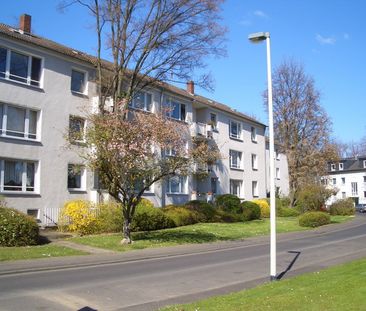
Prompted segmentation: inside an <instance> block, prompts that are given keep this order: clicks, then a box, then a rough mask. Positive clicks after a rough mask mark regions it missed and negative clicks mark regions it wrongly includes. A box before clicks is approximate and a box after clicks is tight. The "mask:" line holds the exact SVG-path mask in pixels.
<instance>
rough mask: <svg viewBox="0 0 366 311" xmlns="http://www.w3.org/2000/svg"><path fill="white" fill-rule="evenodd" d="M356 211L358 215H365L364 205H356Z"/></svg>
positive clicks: (365, 206) (365, 207)
mask: <svg viewBox="0 0 366 311" xmlns="http://www.w3.org/2000/svg"><path fill="white" fill-rule="evenodd" d="M356 211H357V212H359V213H366V204H357V205H356Z"/></svg>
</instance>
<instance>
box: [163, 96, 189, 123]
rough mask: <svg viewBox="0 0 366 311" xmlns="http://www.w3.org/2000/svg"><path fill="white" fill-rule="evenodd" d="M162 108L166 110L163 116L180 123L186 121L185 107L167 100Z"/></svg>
mask: <svg viewBox="0 0 366 311" xmlns="http://www.w3.org/2000/svg"><path fill="white" fill-rule="evenodd" d="M164 108H165V109H166V111H165V114H166V116H168V117H169V118H172V119H176V120H181V121H185V120H186V105H184V104H181V103H179V102H177V101H175V100H173V99H171V98H168V99H167V100H166V101H165V103H164Z"/></svg>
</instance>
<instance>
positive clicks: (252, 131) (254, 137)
mask: <svg viewBox="0 0 366 311" xmlns="http://www.w3.org/2000/svg"><path fill="white" fill-rule="evenodd" d="M250 136H251V138H252V142H257V129H256V128H255V127H254V126H252V127H251V128H250Z"/></svg>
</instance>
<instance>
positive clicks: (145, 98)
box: [130, 91, 153, 112]
mask: <svg viewBox="0 0 366 311" xmlns="http://www.w3.org/2000/svg"><path fill="white" fill-rule="evenodd" d="M138 94H143V96H144V108H139V107H136V96H137V95H138ZM148 95H149V96H150V99H151V102H150V107H151V110H149V109H148V108H149V104H148V100H147V98H148ZM130 107H131V108H133V109H137V110H143V111H147V112H153V95H152V93H150V92H146V91H139V92H137V93H136V95H135V96H134V97H133V98H132V100H131V102H130Z"/></svg>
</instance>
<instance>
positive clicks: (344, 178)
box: [341, 177, 346, 185]
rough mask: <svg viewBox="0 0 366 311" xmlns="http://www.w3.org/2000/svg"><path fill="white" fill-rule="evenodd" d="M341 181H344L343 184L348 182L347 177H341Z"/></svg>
mask: <svg viewBox="0 0 366 311" xmlns="http://www.w3.org/2000/svg"><path fill="white" fill-rule="evenodd" d="M341 183H342V185H345V184H346V177H341Z"/></svg>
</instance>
